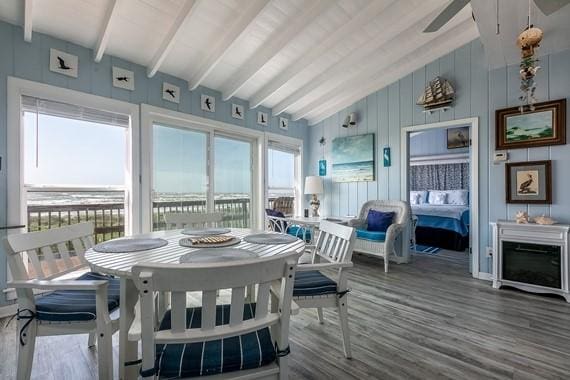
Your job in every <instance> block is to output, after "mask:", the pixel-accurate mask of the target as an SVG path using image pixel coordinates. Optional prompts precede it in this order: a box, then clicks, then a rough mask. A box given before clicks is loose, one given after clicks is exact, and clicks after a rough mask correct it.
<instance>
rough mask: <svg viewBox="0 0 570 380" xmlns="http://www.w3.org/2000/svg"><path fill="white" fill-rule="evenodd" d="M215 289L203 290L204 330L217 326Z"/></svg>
mask: <svg viewBox="0 0 570 380" xmlns="http://www.w3.org/2000/svg"><path fill="white" fill-rule="evenodd" d="M216 293H217V292H216V291H215V290H205V291H203V292H202V330H213V329H214V327H216V298H217V294H216Z"/></svg>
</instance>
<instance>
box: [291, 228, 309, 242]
mask: <svg viewBox="0 0 570 380" xmlns="http://www.w3.org/2000/svg"><path fill="white" fill-rule="evenodd" d="M287 233H288V234H289V235H292V236H295V237H298V238H300V239H303V234H304V235H305V240H307V241H310V240H311V230H309V229H307V228H305V227H300V226H291V227H289V228H288V229H287Z"/></svg>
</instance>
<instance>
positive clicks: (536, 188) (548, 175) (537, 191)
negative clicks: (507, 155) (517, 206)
mask: <svg viewBox="0 0 570 380" xmlns="http://www.w3.org/2000/svg"><path fill="white" fill-rule="evenodd" d="M506 168H507V169H506V170H507V173H506V174H507V177H506V180H507V181H506V182H507V183H506V184H507V194H506V195H507V203H527V204H551V203H552V161H550V160H548V161H530V162H512V163H508V164H506Z"/></svg>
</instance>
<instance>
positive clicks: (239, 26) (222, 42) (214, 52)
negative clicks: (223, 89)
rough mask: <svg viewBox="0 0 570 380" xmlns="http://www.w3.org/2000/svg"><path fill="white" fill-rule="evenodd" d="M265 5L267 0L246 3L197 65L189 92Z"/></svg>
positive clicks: (204, 76)
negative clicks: (246, 5) (243, 8)
mask: <svg viewBox="0 0 570 380" xmlns="http://www.w3.org/2000/svg"><path fill="white" fill-rule="evenodd" d="M244 3H245V2H244ZM267 3H269V0H251V1H248V2H247V4H248V5H249V6H248V7H247V8H246V9H245V10H244V11H243V12H242V13H241V14H240V15H239V16H238V17H237V19H236V21H235V22H234V23H233V24H232V25H230V26H229V28H228V29H227V32H226V33H225V34H224V35H222V36H221V37H220V38H219V42H218V43H217V44H215V45H214V46H213V47H212V49H211V52H210V54H209V55H208V56H207V57H206V58H205V59H204V60H203V61H202V62H201V63H200V64H198V65H197V67H198V70H196V72H195V73H194V74H193V75H192V77H191V78H190V79H189V80H188V87H189V88H190V90H194V89H196V87H198V86H199V85H200V84H201V83H202V82H203V81H204V79H206V77H207V76H208V74H210V73H211V72H212V70H214V68H215V67H216V66H217V64H218V63H219V62H220V61H221V60H222V58H223V57H224V55H225V54H226V53H227V52H228V50H229V49H230V48H231V47H232V46H233V45H234V44H235V42H236V41H237V40H238V39H239V38H240V37H241V36H242V35H243V34H244V33H245V31H246V30H247V28H248V26H249V25H251V23H252V22H253V21H254V20H255V18H256V17H257V15H258V14H259V13H260V12H261V11H262V10H263V8H265V6H266V5H267Z"/></svg>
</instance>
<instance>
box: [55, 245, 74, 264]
mask: <svg viewBox="0 0 570 380" xmlns="http://www.w3.org/2000/svg"><path fill="white" fill-rule="evenodd" d="M57 251H58V252H59V254H60V256H61V259H62V260H63V263H64V264H65V268H66V269H71V268H73V261H71V257H70V256H69V250H68V249H67V244H66V243H63V242H62V243H59V244H58V245H57Z"/></svg>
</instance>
